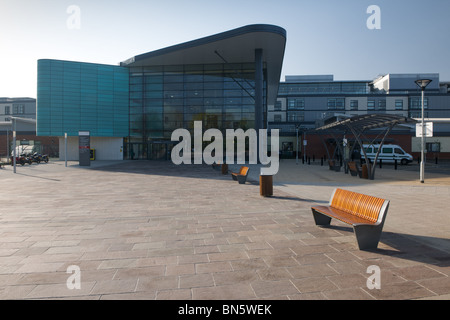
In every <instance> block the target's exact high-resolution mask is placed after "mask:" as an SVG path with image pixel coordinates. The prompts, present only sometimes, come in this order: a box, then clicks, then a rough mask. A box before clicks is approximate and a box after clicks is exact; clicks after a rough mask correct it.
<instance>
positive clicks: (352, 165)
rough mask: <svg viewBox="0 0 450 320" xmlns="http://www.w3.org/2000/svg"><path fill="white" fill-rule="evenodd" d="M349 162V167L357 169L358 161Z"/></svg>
mask: <svg viewBox="0 0 450 320" xmlns="http://www.w3.org/2000/svg"><path fill="white" fill-rule="evenodd" d="M347 164H348V167H349V168H350V169H351V170H355V171H356V163H355V162H353V161H350V162H347Z"/></svg>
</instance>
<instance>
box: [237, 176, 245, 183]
mask: <svg viewBox="0 0 450 320" xmlns="http://www.w3.org/2000/svg"><path fill="white" fill-rule="evenodd" d="M237 180H238V182H239V184H245V181H247V176H237Z"/></svg>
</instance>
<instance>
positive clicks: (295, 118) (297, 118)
mask: <svg viewBox="0 0 450 320" xmlns="http://www.w3.org/2000/svg"><path fill="white" fill-rule="evenodd" d="M287 116H288V122H301V121H304V119H305V114H304V112H288V115H287Z"/></svg>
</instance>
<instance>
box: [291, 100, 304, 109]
mask: <svg viewBox="0 0 450 320" xmlns="http://www.w3.org/2000/svg"><path fill="white" fill-rule="evenodd" d="M304 109H305V99H299V98H292V99H288V110H304Z"/></svg>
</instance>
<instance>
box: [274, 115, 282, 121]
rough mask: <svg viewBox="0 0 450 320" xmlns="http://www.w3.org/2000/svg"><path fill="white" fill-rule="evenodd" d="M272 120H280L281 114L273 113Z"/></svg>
mask: <svg viewBox="0 0 450 320" xmlns="http://www.w3.org/2000/svg"><path fill="white" fill-rule="evenodd" d="M273 121H274V122H281V114H275V115H274V116H273Z"/></svg>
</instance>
